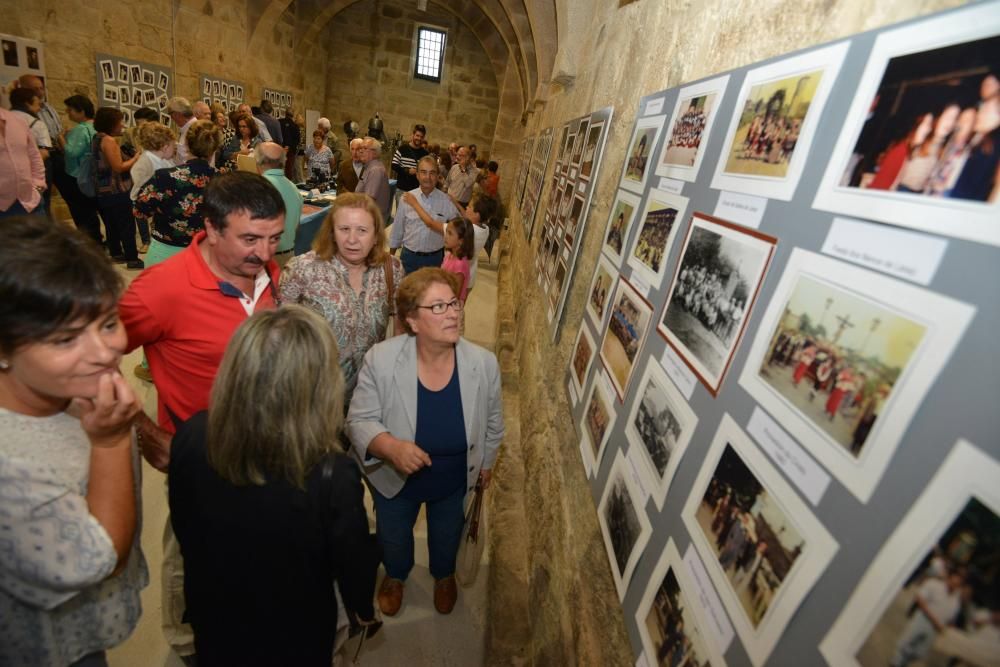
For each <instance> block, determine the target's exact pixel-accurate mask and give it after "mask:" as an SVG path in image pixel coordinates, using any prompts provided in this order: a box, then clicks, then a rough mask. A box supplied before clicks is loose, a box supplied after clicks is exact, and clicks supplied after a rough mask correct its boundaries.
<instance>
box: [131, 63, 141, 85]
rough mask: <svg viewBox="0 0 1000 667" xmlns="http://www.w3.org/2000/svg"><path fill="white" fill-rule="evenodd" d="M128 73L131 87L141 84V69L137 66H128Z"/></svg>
mask: <svg viewBox="0 0 1000 667" xmlns="http://www.w3.org/2000/svg"><path fill="white" fill-rule="evenodd" d="M129 72H130V74H131V76H130V78H131V82H132V85H137V84H140V83H142V67H140V66H139V65H129Z"/></svg>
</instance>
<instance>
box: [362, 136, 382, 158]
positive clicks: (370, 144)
mask: <svg viewBox="0 0 1000 667" xmlns="http://www.w3.org/2000/svg"><path fill="white" fill-rule="evenodd" d="M365 148H370V149H372V150H373V151H374V152H375V157H382V142H380V141H379V140H378V139H373V138H372V137H365Z"/></svg>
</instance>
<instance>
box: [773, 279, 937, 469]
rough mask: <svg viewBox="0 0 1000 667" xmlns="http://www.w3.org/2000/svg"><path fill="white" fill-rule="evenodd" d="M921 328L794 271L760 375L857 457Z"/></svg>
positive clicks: (917, 341) (920, 336) (923, 330)
mask: <svg viewBox="0 0 1000 667" xmlns="http://www.w3.org/2000/svg"><path fill="white" fill-rule="evenodd" d="M926 333H927V328H926V326H925V325H923V324H921V323H920V322H917V321H915V320H913V319H910V318H907V317H904V316H902V315H900V314H898V313H895V312H893V311H892V310H890V309H889V308H887V307H886V306H883V305H881V304H879V303H876V302H875V301H872V300H871V299H869V298H866V297H864V296H862V295H860V294H857V293H855V292H852V291H849V290H847V289H844V288H841V287H837V286H835V285H833V284H831V283H828V282H824V281H821V280H818V279H816V278H813V277H810V276H807V275H801V276H799V278H798V280H797V282H796V284H795V286H794V288H793V289H792V291H791V293H790V296H789V298H788V301H787V303H786V304H785V306H784V310H783V314H782V316H781V318H780V319H779V321H778V325H777V327H776V329H775V330H774V332H773V333H772V335H771V341H770V344H769V345H768V348H767V352H765V354H764V359H763V362H762V363H761V365H760V369H759V375H760V378H761V380H763V381H764V382H766V383H767V384H768V385H769V386H770V387H772V388H773V389H774V390H775V391H777V392H778V393H779V394H780V395H781V396H782V397H783V399H784V400H785V401H786V402H787V403H789V404H790V405H791V406H792V408H793V410H794V411H796V412H797V413H799V414H800V415H801V416H802V417H803V418H805V419H806V420H807V421H808V422H809V423H810V424H812V425H813V427H814V428H815V429H817V430H819V431H821V432H822V433H824V434H825V435H826V436H827V437H828V438H829V439H830V440H832V441H833V442H835V443H836V444H837V445H840V446H841V447H842V448H844V450H846V451H847V452H849V453H850V454H851V456H853V457H855V458H858V457H860V456H861V454H862V452H863V451H864V447H865V444H866V443H867V442H868V438H869V436H870V434H871V433H872V429H873V427H874V426H875V424H876V422H877V420H878V419H879V417H880V415H882V414H883V412H884V410H885V408H886V405H887V403H888V402H889V400H890V399H891V397H892V396H893V391H894V390H895V389H896V386H897V384H898V383H899V380H900V377H901V376H902V375H903V373H904V372H905V370H906V368H907V366H908V364H909V363H910V361H911V360H912V359H913V358H914V352H915V350H916V349H917V348H918V347H919V346H920V344H921V341H922V339H923V337H924V335H925V334H926Z"/></svg>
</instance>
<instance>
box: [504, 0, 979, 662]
mask: <svg viewBox="0 0 1000 667" xmlns="http://www.w3.org/2000/svg"><path fill="white" fill-rule="evenodd" d="M558 4H559V7H558V9H559V15H560V25H561V26H567V25H580V22H579V21H576V20H575V19H574V16H573V15H574V14H576V13H577V12H579V13H580V15H582V16H585V17H586V18H587V21H586V25H587V26H588V28H587V29H586V30H583V31H574V32H573V34H570V35H564V34H562V33H560V49H564V48H565V49H568V50H570V51H572V57H564V55H565V54H562V53H560V54H559V56H557V58H556V62H557V67H560V63H562V65H561V67H563V68H564V69H565V70H566V71H564V72H563V74H566V75H567V76H560V77H557V76H555V73H554V75H553V77H552V78H553V80H560V81H562V82H563V83H564V84H565V85H564V87H562V88H561V89H560V88H557V89H555V90H553V93H552V94H551V95H550V96H549V98H548V100H547V101H546V102H545V103H544V105H543V106H540V107H538V108H536V109H535V110H534V112H533V114H532V115H531V117H530V119H529V121H528V123H527V126H526V127H525V129H524V132H522V133H521V135H519V136H515V137H512V138H511V139H513V141H512V142H511V146H512V147H513V148H512V149H511V150H513V154H510V155H504V156H503V157H504V158H506V164H508V166H507V168H506V169H507V173H508V174H509V175H510V177H511V178H512V177H513V174H514V172H515V171H516V167H517V165H516V161H515V159H514V158H515V157H516V150H517V149H516V146H518V145H519V141H520V138H521V137H522V136H527V135H531V134H535V133H537V132H539V131H540V130H543V129H545V128H547V127H551V126H557V127H558V126H559V125H560V124H561V123H562V122H564V121H565V120H567V119H569V118H573V117H576V116H580V115H583V114H584V113H589V112H590V111H593V110H595V109H599V108H601V107H604V106H607V105H612V106H614V109H615V112H614V113H615V117H614V121H613V123H612V126H611V128H610V135H609V138H608V143H607V148H606V151H605V155H604V162H603V165H602V167H601V172H600V174H599V176H598V178H597V181H596V183H595V191H594V197H593V207H592V208H591V211H590V217H589V223H588V225H587V228H586V231H585V233H584V237H583V240H582V243H581V246H580V251H579V252H580V255H579V256H578V259H577V267H576V272H575V275H574V277H573V281H572V284H571V286H570V292H569V297H568V301H567V304H566V309H565V316H564V324H563V329H562V336H561V338H560V339H559V341H558V342H557V343H556V344H554V345H553V344H551V343H550V342H549V336H548V323H547V321H546V316H545V306H544V304H545V300H544V298H543V296H542V294H541V292H540V290H539V288H538V286H537V284H536V281H535V273H534V267H533V256H534V252H535V248H534V247H532V246H530V245H529V244H528V243H527V242H526V241H525V240H524V239H523V236H522V234H521V225H520V221H519V220H518V216H517V215H516V214H514V213H512V219H511V224H510V228H509V230H508V231H507V232H505V234H506V238H504V239H503V240H502V242H501V247H502V248H503V254H502V258H501V269H500V277H499V294H498V300H499V304H498V309H499V310H498V313H497V323H498V332H497V350H498V355H499V357H500V361H501V366H502V370H503V374H504V380H505V386H504V404H505V407H506V410H507V419H508V424H509V425H510V426H509V427H510V430H511V433H512V435H511V437H510V438H508V441H507V442H506V443H505V445H504V447H505V450H504V451H503V453H502V454H501V459H500V461H499V463H498V465H499V468H498V473H497V476H496V479H497V481H498V485H497V489H496V491H495V492H494V493H493V494H492V497H491V502H490V509H491V512H492V513H493V514H492V516H493V517H494V523H493V524H492V526H491V528H492V533H491V535H492V539H493V544H492V553H493V558H494V568H493V571H492V573H491V577H492V579H491V587H490V590H491V618H492V621H491V623H492V630H491V634H490V636H489V646H488V650H487V654H488V655H489V656H490V664H494V665H508V664H535V665H568V664H573V665H632V664H633V663H634V661H635V656H634V655H633V652H632V647H631V646H630V644H629V640H628V636H627V634H626V630H625V624H624V619H623V616H622V610H621V605H620V603H619V601H618V596H617V593H616V591H615V586H614V583H613V580H612V578H611V572H610V567H609V564H608V560H607V556H606V553H605V549H604V544H603V540H602V537H601V533H600V529H599V526H598V523H597V512H596V509H595V504H594V501H593V499H592V497H591V493H590V488H589V483H588V482H587V480H586V478H585V476H584V472H583V466H582V463H581V461H580V454H579V448H578V443H579V437H578V435H577V434H576V433H575V431H574V426H573V424H572V423H571V422H570V419H569V415H570V408H569V405H568V402H567V399H566V395H565V389H564V382H563V379H564V377H565V375H564V374H565V371H566V368H567V366H568V362H569V356H570V352H571V346H572V344H573V341H574V338H575V333H576V330H577V327H578V326H579V323H580V322H581V320H582V317H583V308H584V301H585V291H586V286H587V283H588V282H589V278H590V276H591V275H592V273H593V270H594V266H595V264H596V262H597V258H598V255H599V253H600V245H601V238H600V237H601V234H602V231H603V227H604V221H605V220H606V219H607V215H608V211H609V207H610V206H611V203H612V200H613V197H614V194H615V189H616V185H617V181H618V175H619V172H620V170H621V165H622V160H623V159H624V155H625V151H626V142H627V141H628V138H629V134H630V131H631V127H632V124H633V123H634V121H635V116H636V111H637V108H638V107H637V105H638V101H639V99H640V98H641V97H642V96H644V95H647V94H650V93H654V92H656V91H659V90H663V89H665V88H669V87H673V86H677V85H680V84H682V83H684V82H687V81H692V80H696V79H699V78H703V77H707V76H709V75H711V74H714V73H717V72H722V71H725V70H728V69H732V68H734V67H739V66H743V65H747V64H750V63H753V62H756V61H759V60H762V59H765V58H768V57H772V56H777V55H781V54H783V53H788V52H791V51H794V50H797V49H801V48H805V47H808V46H812V45H815V44H819V43H823V42H827V41H830V40H833V39H837V38H840V37H845V36H848V35H851V34H854V33H858V32H862V31H865V30H869V29H873V28H876V27H879V26H882V25H886V24H890V23H895V22H898V21H901V20H904V19H907V18H912V17H914V16H918V15H922V14H927V13H929V12H932V11H936V10H940V9H945V8H948V7H952V6H955V5H958V4H961V3H960V2H956V1H955V0H922V1H915V0H888V1H887V2H882V3H876V4H875V5H872V4H871V3H868V2H863V1H861V0H845V1H842V2H829V1H826V0H769V1H768V2H759V0H706V1H705V2H670V3H665V2H652V1H647V2H638V3H632V4H627V5H626V6H624V7H620V8H619V6H618V3H606V2H599V1H597V0H563V1H562V2H560V3H558ZM551 167H552V165H551V164H550V165H549V173H551ZM543 183H545V184H546V187H545V189H544V190H543V192H542V198H543V201H545V200H546V198H547V197H548V184H549V178H548V177H546V178H545V179H544V181H543ZM537 241H538V237H537V235H536V238H535V242H536V244H537ZM514 420H516V422H517V423H516V424H512V425H511V424H510V422H511V421H514ZM514 438H517V441H516V442H514V441H513V440H514ZM521 508H523V509H521ZM520 512H523V513H520ZM525 633H526V634H525Z"/></svg>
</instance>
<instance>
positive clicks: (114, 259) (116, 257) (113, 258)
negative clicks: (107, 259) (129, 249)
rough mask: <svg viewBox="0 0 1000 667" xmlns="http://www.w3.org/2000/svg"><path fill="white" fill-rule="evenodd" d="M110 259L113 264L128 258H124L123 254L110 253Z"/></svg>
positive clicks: (122, 262)
mask: <svg viewBox="0 0 1000 667" xmlns="http://www.w3.org/2000/svg"><path fill="white" fill-rule="evenodd" d="M111 261H112V262H114V263H115V264H124V263H125V262H127V261H128V260H127V259H125V255H111Z"/></svg>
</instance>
